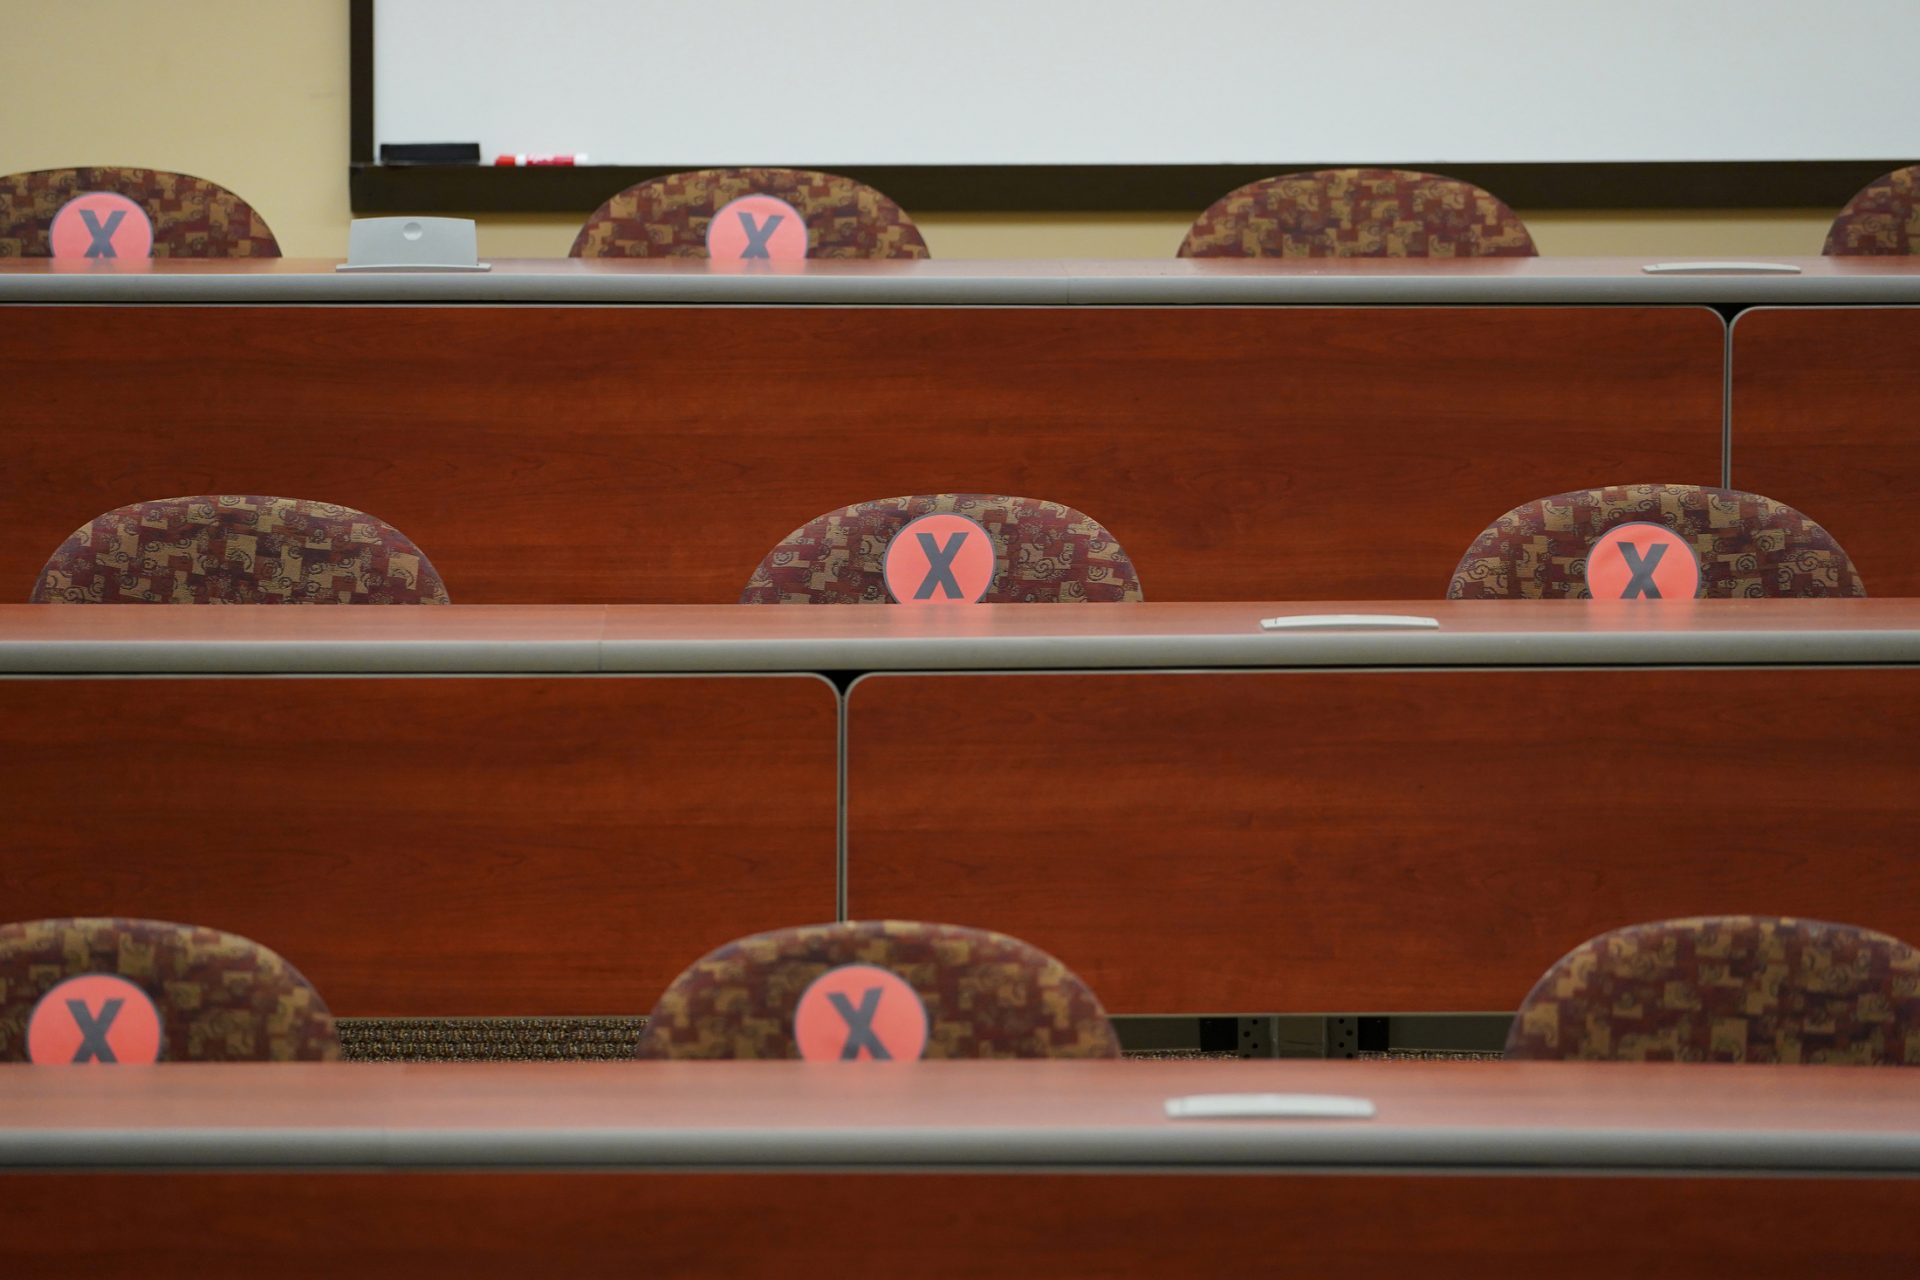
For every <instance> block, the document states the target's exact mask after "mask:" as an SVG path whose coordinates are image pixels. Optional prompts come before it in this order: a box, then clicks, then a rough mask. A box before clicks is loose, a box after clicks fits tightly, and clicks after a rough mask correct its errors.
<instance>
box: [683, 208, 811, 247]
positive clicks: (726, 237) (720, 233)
mask: <svg viewBox="0 0 1920 1280" xmlns="http://www.w3.org/2000/svg"><path fill="white" fill-rule="evenodd" d="M707 256H708V257H709V258H714V259H717V260H719V261H721V262H795V261H798V260H799V259H801V258H804V257H806V256H807V220H806V219H805V218H802V217H801V216H800V211H799V210H797V209H795V208H794V207H793V206H792V205H790V204H788V203H787V202H786V201H785V200H781V199H779V198H777V197H775V196H741V197H740V198H739V199H738V200H732V201H729V202H728V203H727V204H726V205H724V206H723V207H722V208H721V209H720V211H719V212H718V213H715V214H714V215H713V219H712V221H710V222H708V223H707Z"/></svg>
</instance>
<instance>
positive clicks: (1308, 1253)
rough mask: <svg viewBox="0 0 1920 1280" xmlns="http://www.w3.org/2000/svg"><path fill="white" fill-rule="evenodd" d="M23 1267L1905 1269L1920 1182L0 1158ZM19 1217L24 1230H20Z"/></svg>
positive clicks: (399, 1275) (176, 1272)
mask: <svg viewBox="0 0 1920 1280" xmlns="http://www.w3.org/2000/svg"><path fill="white" fill-rule="evenodd" d="M0 1197H4V1203H5V1204H6V1205H7V1206H8V1210H9V1212H10V1214H11V1215H13V1218H14V1221H16V1222H17V1223H19V1224H22V1226H21V1229H19V1230H16V1231H14V1232H11V1233H9V1236H8V1239H7V1242H6V1244H5V1246H3V1247H0V1253H4V1255H5V1256H6V1257H7V1259H8V1260H9V1261H11V1262H13V1263H15V1264H16V1265H17V1268H18V1271H19V1273H20V1274H28V1275H33V1276H36V1277H63V1276H74V1277H85V1278H86V1280H94V1278H95V1277H98V1276H102V1275H136V1274H137V1275H141V1276H150V1277H154V1280H171V1278H173V1277H179V1278H180V1280H203V1278H204V1277H207V1276H240V1275H269V1274H270V1275H272V1276H275V1277H281V1278H284V1280H303V1278H305V1277H313V1280H334V1278H335V1277H337V1276H339V1275H340V1273H341V1272H342V1270H343V1269H345V1270H349V1271H351V1273H352V1274H353V1275H355V1276H361V1277H367V1278H368V1280H385V1278H387V1277H391V1278H392V1280H418V1278H419V1277H427V1276H459V1277H473V1278H474V1280H491V1278H493V1277H498V1278H499V1280H525V1278H526V1277H528V1276H586V1275H627V1274H634V1273H636V1272H642V1273H644V1274H645V1275H647V1276H649V1277H654V1276H658V1277H683V1276H684V1277H710V1276H741V1277H750V1276H766V1277H781V1278H786V1277H793V1276H808V1275H911V1276H928V1277H962V1276H964V1277H976V1276H978V1277H1001V1276H1009V1275H1030V1276H1114V1277H1136V1276H1137V1277H1142V1278H1143V1280H1166V1277H1170V1276H1192V1275H1247V1274H1253V1275H1266V1274H1276V1275H1277V1274H1286V1275H1308V1274H1312V1275H1343V1276H1358V1277H1382V1278H1397V1277H1405V1276H1408V1275H1419V1276H1430V1277H1434V1278H1435V1280H1452V1278H1455V1277H1458V1278H1460V1280H1481V1278H1483V1277H1487V1276H1520V1275H1540V1276H1547V1275H1551V1276H1554V1277H1559V1278H1564V1280H1617V1278H1618V1277H1620V1276H1634V1277H1637V1278H1644V1280H1698V1278H1699V1277H1702V1276H1720V1275H1747V1276H1814V1275H1906V1274H1911V1272H1912V1271H1913V1269H1914V1268H1915V1266H1916V1265H1920V1257H1917V1256H1916V1255H1917V1253H1920V1250H1917V1249H1916V1245H1915V1238H1914V1234H1913V1232H1912V1231H1911V1230H1910V1229H1908V1226H1907V1224H1910V1223H1911V1222H1913V1221H1914V1218H1915V1215H1916V1214H1920V1179H1911V1178H1909V1179H1898V1178H1860V1179H1848V1178H1828V1179H1811V1178H1788V1177H1768V1178H1746V1179H1739V1178H1661V1177H1637V1176H1625V1177H1567V1176H1558V1177H1550V1176H1533V1177H1528V1176H1512V1175H1509V1176H1487V1177H1453V1176H1439V1175H1429V1176H1419V1175H1407V1174H1399V1175H1392V1176H1388V1175H1373V1176H1367V1175H1356V1176H1318V1177H1316V1176H1311V1175H1297V1174H1287V1175H1268V1176H1260V1175H1247V1174H1216V1175H1213V1176H1207V1177H1192V1176H1186V1177H1182V1176H1179V1175H1163V1176H1158V1177H1155V1176H1147V1175H1137V1174H1114V1173H1102V1174H1098V1175H1082V1176H1074V1175H1071V1174H1029V1175H990V1174H936V1175H928V1174H895V1175H884V1174H834V1175H828V1176H821V1175H808V1174H757V1175H756V1174H680V1175H674V1174H634V1173H595V1174H581V1173H486V1174H473V1173H464V1174H463V1173H404V1174H394V1173H276V1174H259V1173H220V1174H205V1173H116V1174H82V1175H67V1174H0ZM29 1224H30V1226H29Z"/></svg>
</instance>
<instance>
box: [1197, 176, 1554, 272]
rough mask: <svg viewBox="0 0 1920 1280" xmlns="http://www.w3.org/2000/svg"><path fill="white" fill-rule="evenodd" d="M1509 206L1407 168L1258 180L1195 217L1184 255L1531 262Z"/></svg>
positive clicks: (1521, 226)
mask: <svg viewBox="0 0 1920 1280" xmlns="http://www.w3.org/2000/svg"><path fill="white" fill-rule="evenodd" d="M1538 252H1539V250H1537V249H1535V248H1534V247H1533V237H1532V236H1531V235H1530V234H1528V232H1527V225H1526V223H1524V222H1522V221H1520V219H1519V217H1518V216H1517V215H1516V214H1515V213H1514V212H1513V210H1511V209H1509V208H1507V206H1506V205H1505V204H1502V203H1501V202H1500V201H1499V200H1498V199H1496V198H1495V197H1493V196H1492V195H1489V194H1488V193H1487V192H1485V191H1482V190H1481V189H1480V188H1479V187H1476V186H1474V185H1473V184H1472V183H1468V182H1461V181H1459V180H1457V179H1454V178H1443V177H1441V176H1440V175H1438V174H1433V173H1414V172H1412V171H1411V170H1408V169H1320V170H1316V171H1314V172H1312V173H1288V174H1282V175H1280V176H1279V177H1276V178H1262V179H1260V181H1258V182H1249V183H1248V184H1247V185H1246V186H1244V187H1240V188H1238V189H1237V190H1234V191H1230V192H1228V193H1227V194H1226V195H1224V196H1222V197H1220V199H1218V200H1216V201H1214V202H1213V204H1212V205H1211V206H1210V207H1209V208H1208V209H1207V211H1206V212H1205V213H1203V214H1201V215H1200V216H1199V217H1198V218H1196V219H1194V223H1193V226H1192V227H1191V228H1189V229H1188V231H1187V238H1186V240H1185V241H1183V242H1182V243H1181V245H1180V256H1181V257H1183V258H1531V257H1533V256H1535V255H1536V254H1537V253H1538Z"/></svg>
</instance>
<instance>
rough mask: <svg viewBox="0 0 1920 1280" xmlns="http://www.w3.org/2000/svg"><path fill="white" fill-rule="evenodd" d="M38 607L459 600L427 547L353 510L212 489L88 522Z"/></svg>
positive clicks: (65, 549)
mask: <svg viewBox="0 0 1920 1280" xmlns="http://www.w3.org/2000/svg"><path fill="white" fill-rule="evenodd" d="M30 599H31V601H32V603H34V604H447V603H448V599H447V588H446V586H445V585H444V584H443V583H442V582H441V581H440V575H439V573H438V572H436V571H435V570H434V567H433V562H432V561H430V560H428V559H427V557H426V555H425V553H423V552H422V551H421V550H420V548H418V547H416V546H414V545H413V543H412V542H411V541H409V540H408V538H407V537H406V535H405V534H403V533H401V532H400V531H399V530H398V529H396V528H394V527H393V526H392V525H390V524H387V523H386V522H385V521H382V520H376V519H375V518H374V517H372V516H370V515H366V514H364V513H363V512H359V511H355V510H354V509H353V508H352V507H337V506H333V505H331V504H329V503H324V502H303V501H301V500H299V499H297V498H269V497H253V496H234V495H206V496H200V497H189V498H162V499H160V500H158V501H156V502H136V503H134V504H133V505H132V506H127V507H121V508H119V509H118V510H115V511H109V512H107V513H106V514H105V515H103V516H98V517H95V518H94V519H93V520H91V521H89V522H88V523H86V524H84V525H82V526H81V527H80V528H79V529H78V530H76V531H75V532H74V535H73V536H72V537H71V538H68V539H67V540H66V541H65V542H64V543H62V544H61V546H60V549H59V550H58V551H55V552H54V553H53V558H52V559H50V560H48V561H47V563H46V566H45V567H44V568H42V569H41V570H40V580H39V582H37V583H35V584H34V588H33V594H32V596H31V597H30Z"/></svg>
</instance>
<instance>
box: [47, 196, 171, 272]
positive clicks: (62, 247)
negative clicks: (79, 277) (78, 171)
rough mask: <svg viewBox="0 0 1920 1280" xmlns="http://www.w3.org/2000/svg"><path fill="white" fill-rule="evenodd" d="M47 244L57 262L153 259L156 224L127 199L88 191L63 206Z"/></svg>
mask: <svg viewBox="0 0 1920 1280" xmlns="http://www.w3.org/2000/svg"><path fill="white" fill-rule="evenodd" d="M47 242H48V243H49V244H50V245H51V246H52V248H53V256H54V257H56V258H97V259H105V258H151V257H152V256H153V223H152V222H151V221H149V220H148V218H147V211H146V210H145V209H142V208H141V207H140V206H139V205H138V204H136V203H135V202H134V201H132V200H129V199H127V198H126V197H125V196H123V195H116V194H115V193H113V192H111V191H89V192H87V193H86V194H85V195H78V196H75V197H74V198H73V199H71V200H69V201H67V202H66V203H65V204H63V205H61V206H60V210H59V212H57V213H55V214H54V215H53V221H52V222H51V223H50V224H48V226H47Z"/></svg>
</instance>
